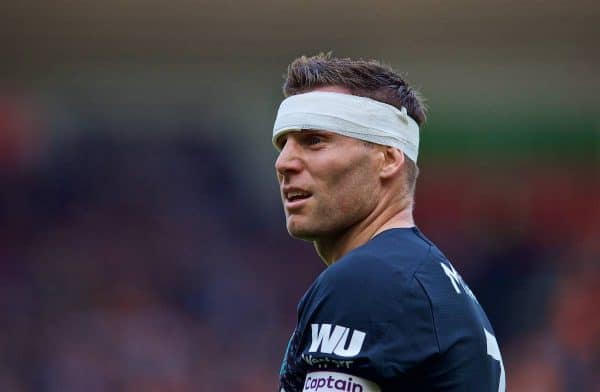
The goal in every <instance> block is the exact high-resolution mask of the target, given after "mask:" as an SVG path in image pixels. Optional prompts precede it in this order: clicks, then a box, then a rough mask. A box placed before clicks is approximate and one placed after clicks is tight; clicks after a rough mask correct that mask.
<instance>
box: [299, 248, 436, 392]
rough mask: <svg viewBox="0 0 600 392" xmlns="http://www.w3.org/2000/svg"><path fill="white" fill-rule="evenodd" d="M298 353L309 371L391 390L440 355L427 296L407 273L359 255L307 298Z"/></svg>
mask: <svg viewBox="0 0 600 392" xmlns="http://www.w3.org/2000/svg"><path fill="white" fill-rule="evenodd" d="M299 316H300V318H299V327H300V330H299V331H298V332H299V333H300V336H299V348H298V349H299V353H300V355H301V357H302V359H303V361H304V362H305V363H306V364H307V365H308V369H309V371H310V370H313V371H322V370H325V369H328V370H333V371H337V372H343V373H347V374H352V375H354V376H356V377H361V378H364V379H366V380H371V381H373V382H375V383H377V384H378V385H380V386H381V385H386V384H389V385H394V384H396V383H397V380H400V379H402V377H403V375H405V374H406V373H408V372H410V371H411V369H413V368H414V367H415V366H417V365H418V364H420V363H422V362H423V361H425V360H427V358H429V357H431V356H433V355H434V354H436V353H437V352H438V351H439V347H438V342H437V339H436V335H435V331H434V326H433V318H432V311H431V306H430V303H429V300H428V298H427V295H426V294H425V292H424V291H423V288H422V286H421V285H420V283H419V282H418V281H417V280H416V279H414V277H413V276H411V274H410V273H404V272H399V271H398V270H393V269H390V270H387V269H386V268H385V262H384V261H383V260H378V259H377V258H376V257H374V256H373V255H362V254H357V255H353V257H351V258H348V259H346V260H344V261H343V262H341V263H339V264H334V265H332V266H331V267H329V268H328V269H327V270H326V271H325V272H324V273H323V274H322V275H321V276H320V277H319V279H318V280H317V281H316V283H315V285H314V286H313V288H312V289H311V290H310V292H309V293H307V296H306V298H305V301H304V303H303V304H302V305H301V309H300V315H299Z"/></svg>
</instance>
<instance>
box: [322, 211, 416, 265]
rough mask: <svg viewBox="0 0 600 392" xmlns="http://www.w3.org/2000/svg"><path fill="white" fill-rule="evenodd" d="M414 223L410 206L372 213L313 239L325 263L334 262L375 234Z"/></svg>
mask: <svg viewBox="0 0 600 392" xmlns="http://www.w3.org/2000/svg"><path fill="white" fill-rule="evenodd" d="M414 225H415V222H414V219H413V216H412V208H411V206H410V205H409V206H407V207H406V208H402V209H400V211H396V212H388V213H375V212H374V213H372V214H371V215H370V216H369V217H367V218H366V219H364V220H362V221H361V222H359V223H357V224H356V225H354V226H352V227H351V228H349V229H348V230H346V231H345V232H343V233H342V234H340V235H338V236H335V237H331V238H322V239H318V240H316V241H314V245H315V248H316V250H317V253H318V254H319V256H320V257H321V259H323V262H325V264H327V265H331V264H333V263H335V262H336V261H337V260H339V259H340V258H342V257H343V256H344V255H345V254H346V253H348V252H350V251H351V250H353V249H356V248H358V247H359V246H361V245H364V244H365V243H367V242H368V241H369V240H370V239H371V238H373V237H375V236H376V235H377V234H379V233H381V232H383V231H386V230H390V229H395V228H407V227H413V226H414Z"/></svg>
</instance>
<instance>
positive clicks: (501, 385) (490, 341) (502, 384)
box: [483, 328, 506, 392]
mask: <svg viewBox="0 0 600 392" xmlns="http://www.w3.org/2000/svg"><path fill="white" fill-rule="evenodd" d="M483 332H485V341H486V344H487V353H488V355H489V356H490V357H492V358H494V359H495V360H496V361H498V362H500V380H498V392H504V391H506V374H505V373H504V363H503V362H502V355H500V347H498V341H497V340H496V337H495V336H494V335H492V334H491V333H489V332H488V331H487V329H485V328H484V329H483Z"/></svg>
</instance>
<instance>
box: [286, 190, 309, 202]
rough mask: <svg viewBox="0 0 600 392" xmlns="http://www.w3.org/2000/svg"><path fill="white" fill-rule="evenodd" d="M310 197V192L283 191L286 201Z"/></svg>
mask: <svg viewBox="0 0 600 392" xmlns="http://www.w3.org/2000/svg"><path fill="white" fill-rule="evenodd" d="M308 197H310V193H308V192H304V191H290V192H286V193H285V199H286V200H287V201H296V200H302V199H306V198H308Z"/></svg>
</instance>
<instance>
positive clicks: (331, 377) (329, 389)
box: [302, 372, 381, 392]
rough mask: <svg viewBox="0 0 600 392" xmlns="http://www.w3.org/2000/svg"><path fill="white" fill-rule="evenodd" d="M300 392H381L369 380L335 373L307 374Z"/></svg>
mask: <svg viewBox="0 0 600 392" xmlns="http://www.w3.org/2000/svg"><path fill="white" fill-rule="evenodd" d="M302 390H303V391H310V392H338V391H345V392H381V389H379V387H378V386H377V384H375V383H372V382H371V381H369V380H365V379H364V378H360V377H355V376H352V375H349V374H344V373H337V372H311V373H308V374H307V375H306V379H305V380H304V388H302Z"/></svg>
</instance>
